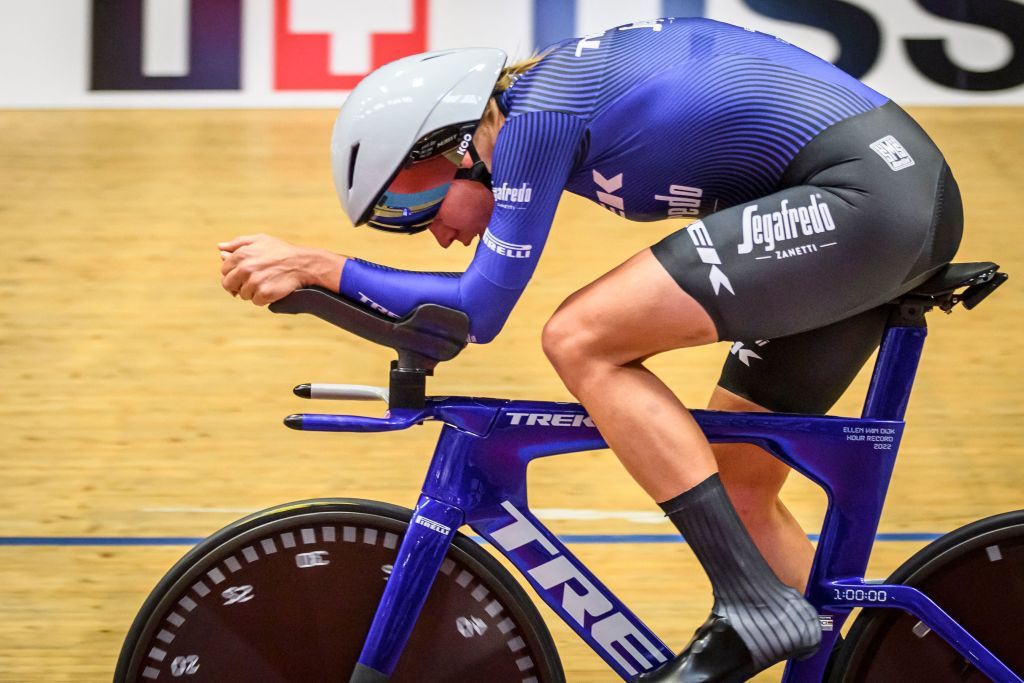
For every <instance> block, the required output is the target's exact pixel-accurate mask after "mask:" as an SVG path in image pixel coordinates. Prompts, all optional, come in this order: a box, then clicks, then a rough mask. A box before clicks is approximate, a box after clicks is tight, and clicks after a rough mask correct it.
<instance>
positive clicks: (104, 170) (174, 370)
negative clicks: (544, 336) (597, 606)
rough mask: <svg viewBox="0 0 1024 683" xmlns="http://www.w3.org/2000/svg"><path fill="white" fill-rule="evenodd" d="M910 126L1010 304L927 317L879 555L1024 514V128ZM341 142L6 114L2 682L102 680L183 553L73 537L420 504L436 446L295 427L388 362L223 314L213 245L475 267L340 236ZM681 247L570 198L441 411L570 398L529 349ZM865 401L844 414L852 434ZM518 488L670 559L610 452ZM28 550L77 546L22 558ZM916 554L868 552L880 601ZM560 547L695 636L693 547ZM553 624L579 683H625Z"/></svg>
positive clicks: (709, 378) (372, 238)
mask: <svg viewBox="0 0 1024 683" xmlns="http://www.w3.org/2000/svg"><path fill="white" fill-rule="evenodd" d="M912 113H914V114H915V115H917V116H918V117H919V119H920V121H921V122H922V124H923V125H924V127H925V128H926V129H927V130H928V131H929V133H930V134H931V135H932V136H933V137H934V138H935V139H936V141H937V142H938V143H939V146H940V147H942V149H943V150H944V151H945V152H946V154H947V157H948V158H949V161H950V165H951V166H952V168H953V170H954V172H955V174H956V177H957V178H958V180H959V183H960V186H961V188H962V190H963V194H964V197H965V201H966V212H967V231H966V235H965V239H964V243H963V246H962V248H961V251H960V254H959V257H958V260H966V261H970V260H994V261H997V262H999V263H1000V264H1001V265H1002V266H1003V268H1004V270H1006V271H1008V272H1009V273H1011V280H1010V281H1009V283H1008V284H1007V286H1005V287H1004V288H1003V289H1002V290H1001V291H999V292H998V293H997V294H995V295H994V296H993V297H992V298H991V299H990V300H988V301H986V302H985V304H984V305H983V306H981V307H980V308H979V309H977V310H976V311H973V312H964V311H962V310H959V309H958V311H957V313H956V315H953V316H951V317H946V316H943V315H942V314H941V313H937V314H933V315H932V316H931V331H932V335H931V337H930V338H929V340H928V343H927V345H926V347H925V348H926V352H925V355H924V360H923V364H922V368H921V372H920V375H919V380H918V383H917V386H916V389H915V392H914V396H913V399H912V402H911V406H910V412H909V417H908V419H909V424H910V426H909V429H908V431H907V435H906V437H905V439H904V445H903V449H902V457H901V461H900V462H899V464H898V465H897V468H896V473H895V477H894V480H893V483H892V489H891V494H890V497H889V501H888V504H887V506H886V509H885V514H884V517H883V519H882V527H881V529H880V531H882V532H886V533H890V534H892V533H899V532H922V533H938V532H945V531H948V530H950V529H953V528H955V527H957V526H959V525H961V524H963V523H965V522H967V521H969V520H972V519H975V518H978V517H981V516H985V515H989V514H993V513H996V512H1001V511H1005V510H1008V509H1015V508H1021V507H1024V468H1022V466H1021V456H1022V453H1024V447H1022V446H1021V444H1020V442H1019V440H1018V434H1019V431H1020V429H1021V427H1022V426H1024V377H1022V374H1021V371H1020V366H1021V363H1022V362H1024V347H1022V343H1021V338H1022V337H1024V324H1022V320H1024V295H1022V294H1021V292H1020V285H1019V283H1020V282H1021V279H1019V278H1024V247H1022V246H1021V245H1022V241H1021V229H1022V228H1024V211H1022V209H1021V207H1022V205H1024V196H1022V188H1024V135H1022V134H1021V131H1022V130H1024V109H1011V108H1007V109H915V110H913V112H912ZM333 116H334V113H333V112H331V111H176V112H142V111H134V112H123V111H93V112H81V111H65V112H57V111H40V112H2V113H0V131H2V132H0V140H2V146H0V188H2V189H0V245H2V250H0V266H2V270H0V295H2V302H3V303H2V306H0V380H2V386H3V394H2V398H0V466H2V470H0V500H2V506H0V535H2V536H4V537H5V540H4V541H3V545H0V680H2V681H87V680H89V681H91V680H109V678H110V675H111V672H112V669H113V665H114V661H115V659H116V656H117V653H118V649H119V647H120V644H121V639H122V637H123V635H124V632H125V630H126V629H127V628H128V625H129V624H130V622H131V619H132V617H133V615H134V613H135V611H136V610H137V609H138V607H139V605H140V604H141V602H142V600H143V598H144V597H145V595H146V594H147V592H148V591H149V590H150V588H151V587H152V586H153V585H154V583H155V582H156V581H157V579H158V578H159V577H160V576H161V575H162V574H163V572H164V571H165V570H166V569H167V568H168V567H169V566H170V565H171V564H172V563H173V562H174V561H175V560H176V559H177V558H178V557H179V556H180V555H181V554H182V553H183V552H184V551H185V550H186V545H185V544H178V545H170V546H159V545H156V546H154V545H139V544H134V545H133V544H128V545H124V544H116V543H115V542H114V541H109V540H108V541H104V542H101V543H98V544H97V543H91V544H85V545H69V543H73V542H75V539H83V538H84V539H89V538H97V537H104V538H108V539H109V538H113V539H123V538H128V537H133V538H134V537H200V536H205V535H207V534H209V533H210V532H212V531H214V530H215V529H217V528H219V527H221V526H223V525H224V524H226V523H227V522H229V521H231V520H232V519H235V518H237V517H240V516H241V515H242V513H243V512H247V511H253V510H257V509H260V508H264V507H267V506H270V505H273V504H276V503H280V502H285V501H290V500H297V499H303V498H311V497H321V496H352V497H363V498H379V499H383V500H387V501H391V502H394V503H399V504H402V505H406V506H411V505H412V504H413V503H414V501H415V499H416V495H417V491H418V485H419V483H420V478H421V475H422V472H423V468H424V467H425V465H426V463H427V460H428V458H429V455H430V453H431V447H432V444H433V441H434V439H435V438H436V435H437V432H438V427H437V426H436V425H427V426H424V427H421V428H418V429H413V430H410V431H406V432H397V433H393V434H384V435H366V436H362V435H355V434H353V435H324V434H319V435H318V434H299V433H295V432H291V431H289V430H287V429H285V428H284V427H282V425H281V421H280V420H281V418H282V417H283V416H284V415H286V414H288V413H291V412H299V411H302V410H309V409H310V406H309V404H304V403H302V402H300V400H299V399H296V398H294V397H293V396H292V395H291V392H290V388H291V387H292V386H293V385H294V384H297V383H299V382H303V381H310V380H315V381H334V382H353V383H367V384H373V383H382V382H383V381H384V379H385V370H386V364H387V361H388V360H389V359H390V352H389V351H387V350H386V349H383V348H379V347H371V346H370V345H368V344H366V343H362V342H359V341H358V340H355V339H349V338H346V337H345V336H344V335H343V334H341V333H339V332H338V331H336V330H334V329H333V328H330V327H329V326H327V325H325V324H323V323H321V322H319V321H316V320H314V319H312V318H307V317H305V316H303V317H302V318H293V317H290V316H289V317H283V316H274V315H271V314H270V313H268V312H266V311H265V310H262V309H257V308H255V307H253V306H252V305H250V304H248V303H243V302H240V301H237V300H234V299H232V298H231V297H230V296H228V295H226V294H225V293H224V292H223V291H222V290H221V289H220V284H219V276H218V267H219V258H218V256H217V250H216V248H215V246H214V243H215V242H217V241H218V240H221V239H225V238H228V237H231V236H233V235H236V234H241V233H248V232H256V231H264V232H269V233H272V234H278V235H281V236H283V237H285V238H288V239H291V240H293V241H296V242H300V243H307V244H318V245H322V246H326V247H329V248H332V249H334V250H336V251H340V252H343V253H350V254H356V255H360V256H363V257H365V258H369V259H372V260H377V261H380V262H384V263H388V264H392V265H396V266H401V267H406V268H414V269H416V268H418V269H430V270H459V269H461V268H462V267H464V265H465V263H466V262H467V261H468V259H469V256H470V252H469V251H466V250H463V249H461V248H458V247H455V248H452V249H451V250H450V251H449V252H442V251H441V250H439V249H438V248H437V247H436V245H435V244H434V243H433V241H432V238H431V237H430V235H429V234H424V235H421V236H419V237H414V238H388V237H387V236H383V235H380V234H373V233H372V231H369V230H362V229H361V230H352V229H351V228H350V227H349V226H347V225H346V223H345V220H344V219H343V217H342V214H341V213H340V211H339V209H338V207H337V205H336V200H335V198H334V195H333V190H332V187H331V184H330V177H329V167H328V161H327V154H328V152H327V144H328V138H329V135H330V127H331V123H332V120H333ZM672 228H673V224H671V223H661V224H657V223H655V224H642V223H629V222H626V221H622V220H621V219H618V218H616V217H615V216H613V215H612V214H610V213H608V212H606V211H603V210H601V209H600V208H598V207H597V206H596V205H593V204H591V203H589V202H586V201H583V200H581V199H579V198H577V197H574V196H571V195H567V196H566V199H565V201H564V202H563V203H562V206H561V208H560V209H559V214H558V218H557V222H556V227H555V229H554V231H553V236H552V238H551V240H550V243H549V245H548V247H547V250H546V254H545V256H544V258H543V260H542V262H541V264H540V269H539V271H538V273H537V276H536V278H535V280H534V283H533V284H532V286H531V287H530V288H529V289H528V290H527V293H526V295H525V296H524V297H523V300H522V302H521V303H520V305H519V306H518V308H517V309H516V311H515V313H514V314H513V315H512V318H511V320H510V321H509V323H508V325H507V327H506V329H505V331H504V332H503V333H502V334H501V335H500V336H499V338H498V340H497V341H496V342H494V343H492V344H490V345H488V346H474V347H472V348H470V349H468V350H467V351H466V352H464V354H463V355H462V356H460V357H459V358H458V359H457V360H456V361H455V362H452V363H450V364H448V365H447V366H442V367H441V368H440V369H439V372H438V373H437V376H436V377H435V378H434V379H433V380H432V382H431V385H430V387H429V390H430V391H431V392H433V393H437V394H447V393H462V394H478V395H491V396H507V397H513V398H522V399H526V398H536V399H542V398H543V399H565V400H568V399H569V398H570V397H569V394H568V393H567V392H566V390H565V389H564V388H563V387H562V386H561V385H560V383H559V381H558V379H557V377H556V376H555V374H554V372H553V371H552V370H551V369H550V367H549V366H548V365H547V363H546V362H545V360H544V357H543V355H542V353H541V350H540V345H539V333H540V329H541V325H542V323H543V321H544V320H545V318H546V316H547V315H548V314H550V313H551V312H552V311H553V310H554V308H555V307H556V305H557V304H558V303H559V302H560V301H561V300H562V299H563V298H564V297H565V296H566V295H568V294H569V293H570V292H572V291H573V290H574V289H576V288H578V287H580V286H581V285H583V284H584V283H586V282H588V281H590V280H591V279H593V278H595V277H597V276H598V275H599V274H601V273H603V272H605V271H606V270H608V269H609V268H611V267H612V266H614V265H615V264H617V263H619V262H620V261H622V260H624V259H625V258H626V257H627V256H628V255H630V254H632V253H634V252H635V251H637V250H639V249H641V248H643V247H644V246H647V245H648V244H650V243H652V242H654V241H656V240H657V239H658V238H659V236H661V235H662V234H664V233H666V232H667V231H669V230H671V229H672ZM1014 278H1018V279H1014ZM726 351H727V346H725V345H718V346H716V347H714V348H705V349H697V350H692V351H689V352H677V353H673V354H668V355H666V356H663V357H661V358H657V359H655V360H654V361H652V365H653V367H654V368H655V369H657V370H659V371H660V372H661V373H663V375H664V376H665V377H666V378H667V379H668V381H669V383H670V385H671V386H673V387H675V388H676V389H677V390H678V392H679V394H680V395H681V397H682V398H683V400H684V402H686V403H687V404H688V405H691V406H698V407H699V406H701V405H702V404H703V403H704V401H705V400H706V399H707V396H708V395H709V392H710V390H711V387H712V386H713V384H714V381H715V380H716V378H717V376H718V375H717V373H718V370H719V367H720V364H721V361H722V358H723V357H724V354H725V353H726ZM807 362H809V363H814V362H815V360H814V359H813V358H808V359H807ZM865 379H866V376H865V373H862V374H861V377H860V378H859V379H858V382H857V383H856V384H855V386H854V387H853V389H851V391H850V392H848V394H847V395H846V396H845V397H844V398H843V400H842V401H841V402H840V404H839V405H838V406H837V407H836V409H835V411H834V412H835V413H837V414H856V413H858V411H859V403H860V401H861V399H862V396H863V392H864V389H865V386H866V384H865ZM609 390H610V391H613V390H614V387H609ZM332 407H337V408H341V407H342V406H340V405H339V406H332ZM321 408H323V406H321ZM371 410H376V408H372V409H371ZM531 483H532V498H531V503H532V505H533V506H535V507H537V508H540V509H542V510H544V509H572V510H583V511H591V512H589V513H583V514H582V515H577V516H582V517H584V518H583V519H566V518H567V517H571V516H572V515H568V514H565V513H559V512H557V510H555V511H551V512H548V513H546V515H545V514H542V516H546V517H547V519H548V520H549V523H550V524H551V526H552V527H553V528H554V529H556V530H558V531H562V532H567V533H578V534H611V535H629V534H643V533H646V534H650V533H655V534H670V533H673V531H672V529H671V527H670V526H669V525H668V524H667V523H665V522H663V521H660V520H658V519H657V515H654V514H653V513H655V512H656V508H655V507H654V506H653V505H652V504H651V503H650V502H649V501H648V500H647V499H646V498H645V496H644V495H643V493H642V492H641V491H640V490H639V489H638V487H637V486H635V485H634V484H633V483H632V482H631V480H630V479H629V478H628V477H627V475H625V473H624V472H623V471H622V470H621V469H620V467H619V465H618V463H617V462H616V461H615V459H614V456H612V455H611V454H610V453H609V452H599V453H587V454H577V455H567V456H562V457H561V458H552V459H548V460H546V461H541V462H540V463H539V464H537V465H536V466H535V467H534V468H533V471H532V474H531ZM786 499H787V501H788V502H789V504H790V507H791V509H792V510H793V511H794V513H795V514H796V515H797V517H798V518H799V519H800V520H801V521H802V522H803V523H804V525H805V527H807V528H808V530H809V531H815V530H816V529H817V524H818V522H819V520H820V517H821V514H822V509H823V504H824V499H823V496H822V495H820V494H819V492H818V491H817V490H816V489H814V488H813V487H812V486H811V485H809V484H808V483H807V482H805V481H800V480H799V477H793V478H792V480H791V482H790V483H789V484H788V485H787V491H786ZM623 511H641V512H644V513H647V517H646V519H645V517H644V516H643V515H632V516H631V515H623V514H621V513H622V512H623ZM651 520H653V522H652V521H651ZM26 537H48V538H50V537H69V538H70V539H71V540H64V541H59V540H58V541H50V542H46V543H45V544H43V545H18V544H17V542H18V539H22V540H24V539H25V538H26ZM921 545H923V543H921V542H898V541H886V542H881V543H879V545H878V548H877V551H876V553H875V555H874V557H873V559H872V575H875V576H884V575H886V574H887V573H888V572H889V571H891V570H892V569H894V568H895V567H896V566H897V565H898V564H899V563H900V562H901V561H902V559H903V558H905V557H907V556H909V554H910V553H911V552H913V551H914V550H916V549H917V548H919V547H921ZM573 549H574V551H576V552H577V553H578V555H579V556H580V557H581V558H582V559H583V560H584V561H585V562H586V563H587V564H588V565H590V566H591V568H592V569H594V570H595V571H596V572H597V573H598V574H599V575H600V576H601V577H602V578H604V579H605V580H606V581H607V583H608V584H610V586H611V587H612V588H613V589H614V590H615V591H616V592H618V594H619V595H620V597H622V598H623V599H624V600H625V601H626V602H627V603H628V604H630V605H631V606H632V607H633V608H634V609H635V610H636V611H637V612H638V613H639V614H640V615H641V616H642V617H643V618H645V619H646V620H648V622H649V623H650V624H651V625H652V626H653V627H654V628H655V630H656V631H658V632H659V634H661V635H662V637H663V638H664V639H665V640H666V642H668V643H669V644H671V645H673V646H674V647H679V646H681V645H682V644H683V643H685V642H686V640H687V639H688V638H689V635H690V633H691V632H692V630H693V628H695V627H696V626H697V625H698V624H699V623H700V620H701V619H703V617H704V615H705V614H706V612H707V609H708V607H709V605H710V592H709V588H708V586H707V584H706V581H705V579H704V578H703V576H702V574H701V572H700V571H699V568H698V567H697V564H696V561H695V560H694V559H693V556H692V554H691V553H690V551H689V550H688V549H687V548H686V547H685V546H683V545H677V544H643V543H634V544H617V543H591V544H577V545H574V546H573ZM544 614H545V617H547V618H548V621H549V623H551V625H552V629H553V632H554V634H555V637H556V640H557V641H558V644H559V647H560V649H561V655H562V658H563V662H564V664H565V667H566V670H567V673H568V678H569V680H570V681H610V680H613V676H612V675H611V674H610V672H609V671H608V670H606V669H605V668H604V666H603V663H602V662H601V661H600V660H599V659H598V658H597V657H596V656H595V655H593V654H592V653H591V652H590V651H589V650H588V649H586V648H585V646H583V645H582V644H581V643H580V642H579V641H577V640H576V638H575V636H574V635H573V634H572V633H571V632H570V631H569V630H568V629H567V628H566V627H564V626H563V625H562V624H561V623H560V622H557V620H556V619H554V618H553V616H552V614H551V613H550V612H548V611H546V608H544ZM1014 618H1016V617H1014ZM780 673H781V668H779V667H776V668H775V669H773V670H772V671H770V672H768V673H766V674H764V675H763V676H762V677H761V678H760V679H759V680H777V679H778V677H779V675H780Z"/></svg>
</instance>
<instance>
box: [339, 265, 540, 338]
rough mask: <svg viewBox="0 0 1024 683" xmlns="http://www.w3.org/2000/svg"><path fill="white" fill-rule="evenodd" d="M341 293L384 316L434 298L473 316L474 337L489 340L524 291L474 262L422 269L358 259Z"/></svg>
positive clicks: (347, 272)
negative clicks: (454, 269)
mask: <svg viewBox="0 0 1024 683" xmlns="http://www.w3.org/2000/svg"><path fill="white" fill-rule="evenodd" d="M339 289H340V292H341V294H342V295H343V296H345V297H347V298H349V299H351V300H353V301H357V302H359V303H361V304H363V305H364V306H368V307H370V308H373V309H374V310H377V311H379V312H381V313H384V314H386V315H392V316H402V315H405V314H406V313H408V312H409V311H411V310H412V309H414V308H415V307H416V306H419V305H420V304H423V303H434V304H439V305H441V306H447V307H449V308H454V309H456V310H459V311H462V312H464V313H465V314H466V315H468V316H469V322H470V341H472V342H477V343H480V344H484V343H487V342H489V341H491V340H492V339H494V337H495V336H496V335H497V334H498V332H500V331H501V328H502V326H503V325H504V324H505V320H506V319H507V318H508V315H509V313H510V312H511V311H512V308H513V307H514V306H515V304H516V301H518V300H519V296H520V294H522V288H521V287H503V286H500V285H498V284H495V283H494V282H491V281H490V280H488V279H487V278H486V277H485V276H484V275H483V274H482V273H481V272H480V271H479V269H477V268H476V267H475V266H474V265H470V267H469V270H468V271H467V272H465V273H429V272H428V273H424V272H416V271H408V270H397V269H394V268H388V267H387V266H381V265H377V264H375V263H370V262H368V261H363V260H360V259H348V260H347V261H345V268H344V270H343V272H342V275H341V283H340V288H339Z"/></svg>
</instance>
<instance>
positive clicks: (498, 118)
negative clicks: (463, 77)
mask: <svg viewBox="0 0 1024 683" xmlns="http://www.w3.org/2000/svg"><path fill="white" fill-rule="evenodd" d="M546 54H547V53H546V52H544V53H540V52H538V53H536V54H534V55H532V56H530V57H527V58H526V59H520V60H519V61H517V62H513V63H512V64H509V65H508V66H506V67H504V68H503V69H502V70H501V75H500V76H498V82H497V83H495V84H494V92H492V93H491V98H490V99H489V100H487V107H486V108H485V109H484V115H483V116H482V117H481V118H480V124H479V125H478V126H477V131H478V132H482V131H487V132H488V133H490V134H491V135H492V139H494V137H496V136H497V134H498V130H499V129H500V128H501V125H502V124H503V123H504V121H505V115H504V114H502V113H501V109H500V108H498V102H497V101H496V100H495V98H496V97H497V96H498V95H500V94H501V93H503V92H505V91H506V90H508V89H509V88H511V87H512V84H513V83H515V82H516V81H517V80H519V77H520V76H522V75H523V74H525V73H526V72H527V71H529V70H530V69H532V68H533V67H535V66H536V65H537V63H538V62H539V61H540V60H542V59H544V57H545V55H546Z"/></svg>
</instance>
